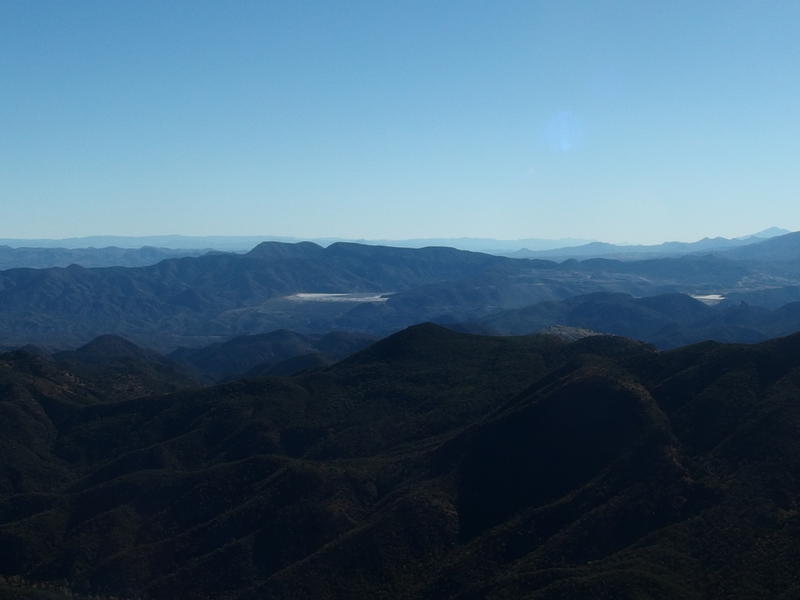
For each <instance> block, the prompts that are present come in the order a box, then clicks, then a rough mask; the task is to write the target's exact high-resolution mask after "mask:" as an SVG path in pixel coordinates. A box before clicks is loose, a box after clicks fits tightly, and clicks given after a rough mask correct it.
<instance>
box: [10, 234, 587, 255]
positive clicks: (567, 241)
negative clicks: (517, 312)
mask: <svg viewBox="0 0 800 600" xmlns="http://www.w3.org/2000/svg"><path fill="white" fill-rule="evenodd" d="M304 241H310V242H314V243H316V244H319V245H321V246H329V245H330V244H334V243H337V242H351V243H358V244H368V245H373V246H394V247H398V248H424V247H426V246H447V247H451V248H458V249H460V250H471V251H474V252H488V253H501V252H509V251H514V250H519V249H521V248H531V249H535V250H546V249H550V248H561V247H565V246H577V245H580V244H586V243H587V242H590V241H591V240H585V239H575V238H561V239H540V238H525V239H518V240H498V239H493V238H469V237H461V238H414V239H406V240H388V239H386V240H381V239H374V240H367V239H360V238H333V237H330V238H296V237H287V236H269V235H262V236H220V235H216V236H185V235H153V236H138V237H137V236H111V235H106V236H88V237H76V238H62V239H46V238H38V239H37V238H28V239H23V238H16V239H15V238H0V246H3V245H5V246H9V247H12V248H65V249H88V248H106V247H117V248H127V249H136V248H141V247H160V248H170V249H173V250H192V251H194V250H196V249H197V248H208V249H213V250H220V251H225V252H243V251H246V250H250V249H251V248H252V247H253V246H256V245H257V244H260V243H261V242H284V243H298V242H304Z"/></svg>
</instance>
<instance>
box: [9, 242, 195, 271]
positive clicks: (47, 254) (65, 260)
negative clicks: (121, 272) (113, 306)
mask: <svg viewBox="0 0 800 600" xmlns="http://www.w3.org/2000/svg"><path fill="white" fill-rule="evenodd" d="M207 252H209V250H192V249H180V250H178V249H172V248H156V247H153V246H143V247H141V248H117V247H114V246H110V247H105V248H75V249H69V248H47V247H41V248H32V247H21V248H11V247H10V246H0V270H3V269H19V268H33V269H44V268H49V267H68V266H70V265H80V266H82V267H87V268H89V267H144V266H147V265H154V264H156V263H158V262H161V261H162V260H164V259H167V258H181V257H184V256H200V255H202V254H206V253H207Z"/></svg>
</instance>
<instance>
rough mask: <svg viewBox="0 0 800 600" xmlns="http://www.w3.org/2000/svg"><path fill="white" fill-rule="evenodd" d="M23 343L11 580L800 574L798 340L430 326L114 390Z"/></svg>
mask: <svg viewBox="0 0 800 600" xmlns="http://www.w3.org/2000/svg"><path fill="white" fill-rule="evenodd" d="M28 356H29V355H28ZM19 360H21V359H20V357H19V356H17V355H4V356H3V357H2V358H0V361H2V363H0V364H2V365H4V368H5V369H6V372H7V373H8V375H7V376H8V377H16V378H18V379H17V380H18V381H21V382H22V383H20V384H19V385H18V388H19V386H22V387H21V388H19V389H27V390H29V391H28V392H27V393H22V392H21V391H20V392H19V393H16V394H8V393H5V394H4V395H3V396H2V402H0V409H2V410H3V411H4V414H5V415H15V418H16V419H17V422H18V423H19V424H20V426H17V427H9V428H7V430H6V431H5V432H4V434H5V437H4V438H3V439H5V440H8V442H7V443H10V444H12V445H15V446H14V447H16V448H19V449H20V450H19V451H20V452H23V450H24V449H25V448H29V449H30V452H31V454H25V453H24V452H23V453H22V454H21V455H20V456H21V457H17V456H15V457H13V458H12V459H11V460H6V461H4V463H3V468H4V469H5V471H4V472H5V474H6V479H5V481H6V483H5V488H4V491H3V493H2V495H1V496H0V573H2V574H3V575H6V576H18V577H24V578H26V580H28V581H50V582H58V584H59V585H62V586H63V585H65V584H66V585H68V586H70V587H71V588H72V589H74V590H75V591H80V592H84V593H95V594H99V593H106V594H111V593H113V594H117V595H120V596H123V597H130V598H132V597H139V596H145V595H146V596H148V597H151V598H155V599H159V598H165V599H166V598H214V599H217V598H237V599H242V600H245V599H248V600H249V599H251V598H252V599H256V598H271V599H272V598H275V599H282V598H287V599H288V598H336V599H353V600H355V599H361V598H401V599H402V598H405V599H419V600H422V599H430V600H433V599H443V598H453V599H455V598H458V599H462V600H463V599H473V598H474V599H477V598H497V599H501V598H509V599H510V598H522V599H530V600H534V599H537V600H542V599H564V600H566V599H590V598H591V599H594V598H614V599H617V598H631V599H634V598H636V599H639V598H643V599H645V598H646V599H653V600H662V599H663V600H667V599H670V600H672V599H675V598H687V599H694V598H697V599H715V600H716V599H720V600H721V599H723V598H725V599H744V598H748V599H750V598H780V599H782V600H789V599H791V598H796V597H797V596H798V593H800V578H798V575H797V570H796V564H797V561H798V560H800V545H798V543H797V540H798V536H799V535H800V520H798V516H797V514H798V506H800V442H798V440H800V405H798V400H797V399H798V397H800V394H799V392H800V337H798V336H792V337H788V338H783V339H776V340H772V341H768V342H764V343H762V344H759V345H753V346H746V345H724V344H717V343H704V344H700V345H695V346H689V347H686V348H681V349H677V350H672V351H669V352H662V353H658V352H656V351H654V350H653V349H652V348H651V347H649V346H646V345H643V344H641V343H636V342H632V341H629V340H626V339H623V338H614V337H605V336H595V337H590V338H585V339H582V340H579V341H577V342H574V343H565V342H562V341H560V340H559V339H557V338H555V337H550V336H530V337H508V338H493V337H484V336H474V335H467V334H459V333H455V332H452V331H448V330H446V329H443V328H441V327H437V326H433V325H421V326H417V327H413V328H410V329H408V330H405V331H403V332H401V333H398V334H397V335H394V336H392V337H390V338H387V339H384V340H382V341H380V342H378V343H377V344H374V345H373V346H371V347H369V348H368V349H366V350H364V351H362V352H360V353H358V354H356V355H354V356H352V357H350V358H348V359H347V360H345V361H343V362H341V363H339V364H337V365H334V366H332V367H329V368H327V369H323V370H321V371H316V372H311V373H307V374H304V375H302V376H298V377H294V378H255V379H246V380H242V381H237V382H231V383H227V384H224V385H221V386H217V387H214V388H208V389H205V390H200V391H194V392H192V391H187V392H180V393H178V394H173V395H167V396H156V397H151V398H139V399H135V400H128V401H122V402H111V403H109V402H108V401H105V400H103V399H93V400H87V401H83V402H79V401H78V399H79V398H80V397H81V389H80V386H77V385H76V384H74V383H71V382H70V378H69V377H68V376H66V375H64V374H58V373H53V372H50V371H47V370H46V369H45V367H37V366H36V365H37V364H38V363H36V362H35V360H33V359H29V358H26V359H25V360H23V361H22V362H17V361H19ZM37 369H39V370H37ZM41 369H45V370H41ZM4 422H6V423H7V422H8V418H6V419H5V420H4ZM23 426H24V427H23ZM4 456H6V455H5V454H4ZM26 456H35V457H36V458H37V460H38V462H36V463H30V464H29V463H26V462H24V460H23V459H24V458H25V457H26ZM34 466H38V468H39V469H40V470H39V471H35V472H34V471H33V469H34ZM46 469H49V470H50V471H47V470H46ZM29 472H31V473H32V474H31V475H28V473H29ZM15 473H16V474H17V475H15ZM34 475H35V476H34ZM40 597H45V596H40Z"/></svg>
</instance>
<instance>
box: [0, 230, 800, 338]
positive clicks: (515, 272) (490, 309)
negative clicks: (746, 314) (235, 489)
mask: <svg viewBox="0 0 800 600" xmlns="http://www.w3.org/2000/svg"><path fill="white" fill-rule="evenodd" d="M799 242H800V233H794V234H787V235H784V236H780V237H776V238H772V239H769V240H765V241H761V242H758V243H754V244H751V245H749V246H745V247H741V248H738V249H736V250H737V253H738V254H737V255H736V256H731V257H729V256H728V255H727V254H725V253H722V252H719V253H716V254H708V253H703V254H689V255H686V256H683V257H680V258H652V259H648V260H639V261H617V260H608V259H589V260H583V261H578V260H567V261H564V262H562V263H557V262H554V261H546V260H528V259H524V260H520V259H511V258H507V257H501V256H493V255H489V254H483V253H474V252H467V251H461V250H456V249H453V248H442V247H430V248H423V249H410V248H391V247H385V246H370V245H361V244H351V243H342V242H337V243H334V244H331V245H330V246H328V247H327V248H323V247H322V246H319V245H317V244H313V243H310V242H303V243H299V244H286V243H281V242H264V243H262V244H260V245H258V246H257V247H255V248H254V249H253V250H251V251H250V252H248V253H246V254H236V253H216V254H214V253H212V254H206V255H203V256H198V257H184V258H178V259H167V260H163V261H161V262H159V263H158V264H155V265H151V266H146V267H132V268H123V267H109V268H91V269H87V268H83V267H79V266H75V265H73V266H70V267H68V268H50V269H10V270H5V271H0V346H14V345H22V344H26V343H39V344H47V345H50V346H57V345H61V346H72V347H74V346H76V345H80V344H83V343H86V342H88V341H89V340H90V339H92V338H94V337H96V336H98V335H101V334H106V333H111V334H117V335H123V336H125V337H128V338H130V339H132V340H133V341H135V342H137V343H140V344H144V345H146V346H151V347H155V348H158V349H161V350H170V349H174V348H176V347H178V346H188V347H197V346H205V345H208V344H210V343H212V342H219V341H225V340H226V339H229V338H231V337H234V336H237V335H245V334H260V333H267V332H270V331H274V330H276V329H288V330H292V331H295V332H297V333H299V334H302V335H309V334H324V333H327V332H329V331H332V330H343V331H358V332H361V333H364V334H368V335H372V336H375V335H378V336H381V335H386V334H388V333H391V332H392V331H397V330H399V329H401V328H403V327H407V326H409V325H412V324H414V323H419V322H421V321H436V322H440V323H461V322H466V321H477V320H480V319H481V318H483V317H485V316H487V315H489V314H492V313H495V312H498V311H502V310H509V309H517V308H522V307H525V306H529V305H532V304H535V303H537V302H544V301H561V300H566V299H567V298H570V297H573V296H579V295H583V294H589V293H595V292H615V293H626V294H630V295H632V296H636V297H640V296H652V295H657V294H665V293H676V292H677V293H683V294H692V295H703V294H723V295H725V296H726V297H727V296H730V297H731V298H733V297H738V298H739V299H740V300H744V301H746V302H750V303H759V302H760V300H759V299H760V298H765V301H766V302H768V303H770V306H773V307H775V306H780V305H781V304H784V303H786V302H791V301H793V300H796V299H798V298H796V297H795V296H796V294H797V290H798V289H800V287H799V286H800V269H798V265H800V261H798V260H797V259H798V257H800V243H799ZM764 256H769V257H771V258H770V260H764V258H763V257H764ZM748 257H752V258H748ZM778 298H781V299H783V302H777V301H776V299H778ZM561 324H562V325H568V323H561Z"/></svg>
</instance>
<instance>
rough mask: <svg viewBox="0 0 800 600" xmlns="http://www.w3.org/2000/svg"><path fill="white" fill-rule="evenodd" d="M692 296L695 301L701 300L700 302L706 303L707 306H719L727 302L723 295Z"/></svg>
mask: <svg viewBox="0 0 800 600" xmlns="http://www.w3.org/2000/svg"><path fill="white" fill-rule="evenodd" d="M691 296H692V298H694V299H695V300H700V302H704V303H705V304H717V303H718V302H722V301H723V300H725V296H723V295H722V294H700V295H697V294H691Z"/></svg>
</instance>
